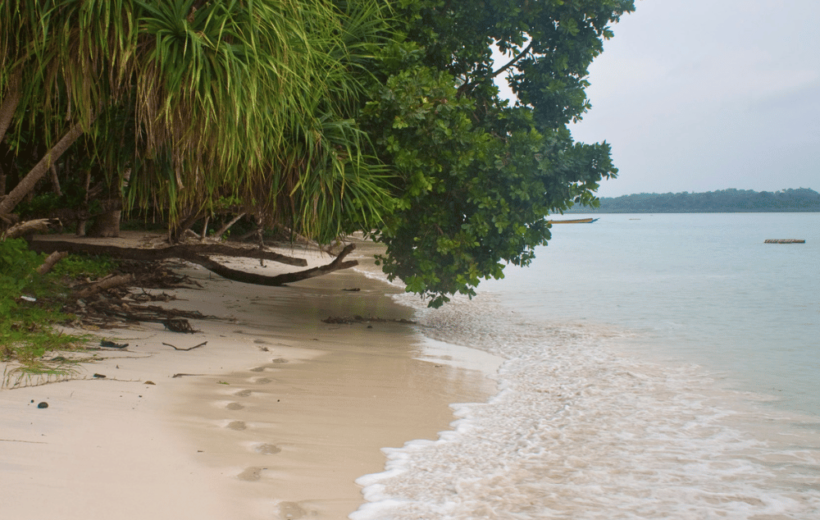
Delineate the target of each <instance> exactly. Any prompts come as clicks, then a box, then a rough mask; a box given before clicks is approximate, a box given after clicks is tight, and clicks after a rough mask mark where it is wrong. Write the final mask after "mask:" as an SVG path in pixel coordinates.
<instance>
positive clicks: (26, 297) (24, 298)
mask: <svg viewBox="0 0 820 520" xmlns="http://www.w3.org/2000/svg"><path fill="white" fill-rule="evenodd" d="M20 299H21V300H23V301H27V302H32V303H33V302H36V301H37V298H35V297H33V296H26V295H25V294H24V295H22V296H20Z"/></svg>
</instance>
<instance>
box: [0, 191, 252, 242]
mask: <svg viewBox="0 0 820 520" xmlns="http://www.w3.org/2000/svg"><path fill="white" fill-rule="evenodd" d="M0 195H2V194H0ZM244 216H245V213H240V214H239V215H237V216H235V217H234V218H232V219H231V220H230V221H229V222H228V223H226V224H225V225H223V226H222V227H221V228H219V231H217V232H216V233H214V238H216V239H217V240H220V239H221V238H222V235H224V234H225V233H227V232H228V230H229V229H231V226H233V225H234V224H236V223H237V222H239V219H241V218H242V217H244Z"/></svg>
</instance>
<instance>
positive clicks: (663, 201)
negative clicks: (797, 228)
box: [579, 188, 820, 213]
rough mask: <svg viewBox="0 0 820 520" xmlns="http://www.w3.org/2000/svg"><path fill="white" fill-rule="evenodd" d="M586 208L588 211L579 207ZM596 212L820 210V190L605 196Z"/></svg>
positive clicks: (720, 191) (730, 190)
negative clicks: (819, 191) (818, 191)
mask: <svg viewBox="0 0 820 520" xmlns="http://www.w3.org/2000/svg"><path fill="white" fill-rule="evenodd" d="M579 211H584V210H579ZM586 211H590V212H591V211H594V212H596V213H738V212H740V213H743V212H779V211H780V212H792V211H820V193H817V192H816V191H814V190H810V189H807V188H800V189H796V190H794V189H789V190H781V191H776V192H768V191H762V192H757V191H754V190H735V189H728V190H718V191H708V192H706V193H687V192H683V193H638V194H634V195H623V196H621V197H602V198H601V199H600V207H599V208H597V209H594V210H586Z"/></svg>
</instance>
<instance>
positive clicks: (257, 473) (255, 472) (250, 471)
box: [237, 468, 265, 482]
mask: <svg viewBox="0 0 820 520" xmlns="http://www.w3.org/2000/svg"><path fill="white" fill-rule="evenodd" d="M264 469H265V468H247V469H245V471H243V472H242V473H240V474H239V475H237V478H238V479H239V480H245V481H248V482H254V481H256V480H259V479H260V478H262V470H264Z"/></svg>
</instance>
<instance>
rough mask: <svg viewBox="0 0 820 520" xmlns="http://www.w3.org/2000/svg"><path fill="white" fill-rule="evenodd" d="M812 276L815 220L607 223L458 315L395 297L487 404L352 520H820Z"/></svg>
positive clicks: (819, 310)
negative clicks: (492, 391) (485, 365)
mask: <svg viewBox="0 0 820 520" xmlns="http://www.w3.org/2000/svg"><path fill="white" fill-rule="evenodd" d="M637 219H640V220H637ZM767 238H804V239H806V240H807V243H806V244H803V245H771V244H763V241H764V239H767ZM818 259H820V215H818V214H726V215H658V216H650V215H603V216H601V220H600V221H598V222H596V223H595V224H593V225H575V226H555V227H554V238H553V240H552V241H551V242H550V246H549V247H547V248H544V249H543V250H541V251H539V254H538V259H537V260H536V262H535V263H534V265H533V266H531V267H530V268H529V269H527V270H520V269H516V270H508V271H507V279H506V280H504V281H503V282H494V283H489V284H486V285H485V286H482V290H481V291H480V294H479V297H477V298H476V299H474V300H472V301H467V300H463V299H456V301H454V302H453V304H450V305H448V306H445V307H444V308H443V309H440V310H437V311H431V310H426V309H425V308H424V307H423V304H421V302H419V301H418V300H416V299H414V298H412V297H409V296H402V297H400V301H402V302H404V303H406V304H408V305H412V306H415V307H417V309H418V311H417V312H418V314H419V316H420V319H421V321H422V323H423V324H424V325H426V327H423V328H421V329H420V330H422V332H424V333H425V334H427V335H429V336H430V337H432V338H435V339H437V340H440V341H446V342H450V343H455V344H459V345H464V346H469V347H473V348H476V349H480V350H485V351H487V352H490V353H492V354H496V355H499V356H501V357H504V358H505V359H506V360H507V361H506V362H505V363H504V364H503V365H502V367H501V370H500V372H499V382H500V387H501V388H502V391H501V392H500V394H498V395H497V396H496V397H494V398H493V399H491V400H490V401H489V402H488V403H482V404H462V405H455V406H454V408H455V411H456V415H457V417H459V418H460V419H459V421H457V422H456V423H454V427H455V430H454V431H452V432H447V433H444V434H442V436H441V438H440V439H439V440H438V441H436V442H429V441H426V442H421V441H414V442H411V443H408V444H407V445H406V446H405V447H403V448H399V449H395V448H394V449H387V450H385V451H386V453H387V456H388V464H387V468H386V472H385V473H380V474H376V475H368V476H365V477H362V478H361V479H359V483H360V484H362V485H363V486H365V488H364V494H365V498H366V499H367V500H368V502H369V503H368V504H365V505H364V506H362V507H361V508H360V509H359V511H357V512H356V513H354V514H352V515H351V518H353V519H355V520H361V519H370V518H378V519H429V518H442V519H445V518H447V519H450V518H452V519H469V518H513V519H535V518H573V519H575V518H591V519H592V518H596V519H597V518H602V519H603V518H606V519H611V518H749V519H761V520H762V519H771V518H800V519H802V518H805V519H809V518H818V517H820V378H818V377H817V374H818V373H820V372H818V369H819V368H820V344H818V341H820V340H818V338H820V279H819V278H820V277H819V276H818V272H817V271H818V269H817V266H818V265H820V263H818Z"/></svg>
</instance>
